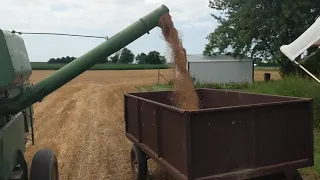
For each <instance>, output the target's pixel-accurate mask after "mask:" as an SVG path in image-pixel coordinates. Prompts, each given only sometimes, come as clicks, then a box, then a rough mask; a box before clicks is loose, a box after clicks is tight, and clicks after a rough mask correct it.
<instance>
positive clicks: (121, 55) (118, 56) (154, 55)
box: [48, 48, 167, 64]
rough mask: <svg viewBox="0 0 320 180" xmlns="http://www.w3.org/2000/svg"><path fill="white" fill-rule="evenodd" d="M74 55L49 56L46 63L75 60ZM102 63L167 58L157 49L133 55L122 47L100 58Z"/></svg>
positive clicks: (160, 61) (155, 61)
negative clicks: (110, 54) (108, 55)
mask: <svg viewBox="0 0 320 180" xmlns="http://www.w3.org/2000/svg"><path fill="white" fill-rule="evenodd" d="M75 59H76V57H74V56H72V57H69V56H67V57H62V58H51V59H49V61H48V63H49V64H53V63H70V62H72V61H73V60H75ZM104 63H120V64H132V63H137V64H166V63H167V60H166V58H165V57H164V56H161V54H160V53H159V52H158V51H150V52H149V53H148V54H145V53H140V54H138V55H137V56H135V55H134V54H133V53H132V51H131V50H130V49H128V48H123V49H121V50H120V51H118V52H116V53H114V54H113V55H112V56H110V57H105V58H102V59H101V60H100V61H99V64H104Z"/></svg>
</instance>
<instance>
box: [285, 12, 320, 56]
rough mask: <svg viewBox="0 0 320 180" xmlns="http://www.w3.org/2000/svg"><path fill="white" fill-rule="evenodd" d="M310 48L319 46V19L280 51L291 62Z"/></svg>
mask: <svg viewBox="0 0 320 180" xmlns="http://www.w3.org/2000/svg"><path fill="white" fill-rule="evenodd" d="M311 46H320V17H319V18H318V19H317V20H316V22H314V23H313V24H312V25H311V26H310V27H309V28H308V29H307V30H306V31H305V32H304V33H303V34H302V35H301V36H300V37H299V38H298V39H296V40H295V41H294V42H292V43H291V44H289V45H283V46H281V48H280V50H281V52H282V53H283V54H285V55H286V56H287V57H288V58H289V59H290V60H291V61H294V60H295V59H296V58H297V57H298V56H300V55H301V54H302V53H303V52H304V51H305V50H307V49H308V48H309V47H311Z"/></svg>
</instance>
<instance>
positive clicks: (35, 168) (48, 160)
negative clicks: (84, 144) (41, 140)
mask: <svg viewBox="0 0 320 180" xmlns="http://www.w3.org/2000/svg"><path fill="white" fill-rule="evenodd" d="M30 180H59V172H58V161H57V157H56V155H55V153H54V152H53V151H52V150H50V149H41V150H39V151H37V152H36V154H35V155H34V157H33V159H32V164H31V169H30Z"/></svg>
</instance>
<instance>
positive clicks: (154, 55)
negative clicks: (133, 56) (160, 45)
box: [146, 51, 163, 64]
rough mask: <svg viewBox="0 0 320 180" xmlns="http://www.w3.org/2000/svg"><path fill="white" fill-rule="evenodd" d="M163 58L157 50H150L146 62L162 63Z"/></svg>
mask: <svg viewBox="0 0 320 180" xmlns="http://www.w3.org/2000/svg"><path fill="white" fill-rule="evenodd" d="M162 61H163V58H162V56H160V53H159V52H157V51H151V52H149V53H148V57H147V60H146V64H163V62H162Z"/></svg>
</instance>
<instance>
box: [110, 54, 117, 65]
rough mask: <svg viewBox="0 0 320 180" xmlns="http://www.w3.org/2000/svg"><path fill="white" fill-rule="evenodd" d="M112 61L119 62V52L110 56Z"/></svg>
mask: <svg viewBox="0 0 320 180" xmlns="http://www.w3.org/2000/svg"><path fill="white" fill-rule="evenodd" d="M110 60H111V63H118V62H119V53H116V54H115V55H114V56H111V57H110Z"/></svg>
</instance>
